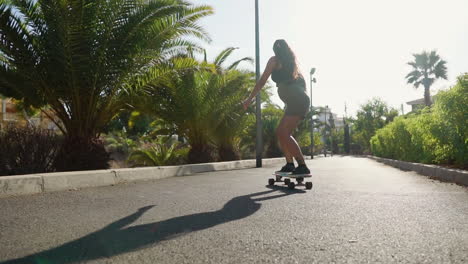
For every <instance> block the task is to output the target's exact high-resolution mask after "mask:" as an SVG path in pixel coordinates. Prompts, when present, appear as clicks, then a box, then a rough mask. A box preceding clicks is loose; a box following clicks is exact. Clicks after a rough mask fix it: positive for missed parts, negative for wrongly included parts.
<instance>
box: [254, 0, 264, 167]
mask: <svg viewBox="0 0 468 264" xmlns="http://www.w3.org/2000/svg"><path fill="white" fill-rule="evenodd" d="M255 76H256V80H257V82H258V80H259V79H260V27H259V18H258V0H255ZM255 108H256V109H255V117H256V125H257V137H256V140H255V141H256V142H255V147H256V151H255V152H256V160H257V168H261V167H262V152H263V140H262V132H263V129H262V102H261V97H260V92H259V93H258V94H257V96H256V98H255Z"/></svg>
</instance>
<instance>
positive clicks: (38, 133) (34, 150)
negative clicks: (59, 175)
mask: <svg viewBox="0 0 468 264" xmlns="http://www.w3.org/2000/svg"><path fill="white" fill-rule="evenodd" d="M61 142H62V139H61V137H60V136H58V135H57V134H56V133H55V132H53V131H50V130H45V129H41V128H36V127H31V126H27V127H15V126H12V125H10V126H8V127H7V128H6V129H5V130H4V131H0V176H6V175H19V174H31V173H43V172H52V171H55V166H54V162H55V159H56V157H57V152H58V150H59V148H60V146H61Z"/></svg>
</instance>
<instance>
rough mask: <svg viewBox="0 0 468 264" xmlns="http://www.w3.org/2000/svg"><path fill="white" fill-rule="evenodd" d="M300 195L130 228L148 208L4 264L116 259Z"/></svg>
mask: <svg viewBox="0 0 468 264" xmlns="http://www.w3.org/2000/svg"><path fill="white" fill-rule="evenodd" d="M277 191H281V193H280V194H276V195H270V196H263V195H267V194H272V193H274V192H277ZM298 193H304V191H300V190H295V191H294V190H293V191H289V190H285V189H284V188H281V187H278V188H273V189H272V190H268V191H264V192H258V193H253V194H249V195H243V196H238V197H235V198H233V199H231V200H230V201H228V202H227V203H226V204H225V205H224V207H223V208H222V209H220V210H217V211H212V212H206V213H198V214H191V215H185V216H179V217H175V218H171V219H167V220H164V221H160V222H154V223H149V224H143V225H137V226H130V227H126V226H128V225H130V224H131V223H133V222H135V221H136V220H137V219H138V218H140V217H141V216H142V215H143V214H144V213H145V212H146V211H148V210H150V209H151V208H153V207H154V205H151V206H146V207H143V208H140V209H138V211H136V212H135V213H133V214H131V215H129V216H126V217H124V218H122V219H119V220H117V221H115V222H113V223H111V224H109V225H108V226H106V227H104V228H103V229H101V230H98V231H96V232H94V233H91V234H89V235H87V236H84V237H82V238H79V239H77V240H74V241H71V242H68V243H66V244H63V245H61V246H59V247H56V248H52V249H49V250H45V251H42V252H39V253H37V254H33V255H30V256H26V257H23V258H20V259H13V260H8V261H5V262H2V263H1V264H12V263H38V264H39V263H41V264H42V263H74V262H82V261H87V260H94V259H99V258H106V257H112V256H115V255H118V254H122V253H126V252H131V251H136V250H139V249H142V248H145V247H150V246H154V245H155V244H157V243H158V242H160V241H162V240H169V239H172V238H174V237H177V236H182V235H185V234H188V233H190V232H194V231H200V230H204V229H208V228H211V227H213V226H216V225H219V224H224V223H227V222H230V221H235V220H239V219H242V218H245V217H248V216H250V215H252V214H254V213H255V212H257V211H258V210H259V209H260V207H261V204H260V203H258V202H260V201H265V200H271V199H276V198H281V197H284V196H288V195H291V194H298ZM259 196H263V197H259ZM255 197H256V198H255Z"/></svg>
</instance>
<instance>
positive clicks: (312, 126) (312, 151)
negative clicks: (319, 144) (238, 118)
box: [310, 68, 317, 159]
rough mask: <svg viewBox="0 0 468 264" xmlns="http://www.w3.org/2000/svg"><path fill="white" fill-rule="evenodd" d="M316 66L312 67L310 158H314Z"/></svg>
mask: <svg viewBox="0 0 468 264" xmlns="http://www.w3.org/2000/svg"><path fill="white" fill-rule="evenodd" d="M314 73H315V68H312V69H310V158H311V159H313V158H314V107H313V104H312V84H313V83H315V82H317V80H315V78H314V77H313V75H314Z"/></svg>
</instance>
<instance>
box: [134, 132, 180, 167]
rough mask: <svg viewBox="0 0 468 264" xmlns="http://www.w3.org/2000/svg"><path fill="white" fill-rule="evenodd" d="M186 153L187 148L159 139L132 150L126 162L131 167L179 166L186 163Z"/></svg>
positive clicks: (177, 143)
mask: <svg viewBox="0 0 468 264" xmlns="http://www.w3.org/2000/svg"><path fill="white" fill-rule="evenodd" d="M188 153H189V148H188V147H185V146H183V145H182V144H181V143H179V142H174V141H171V140H167V139H164V138H162V137H160V138H158V139H157V140H156V141H154V142H151V143H146V144H143V145H142V146H141V147H140V148H138V149H136V150H134V151H133V152H132V153H131V154H130V156H129V157H128V162H129V163H132V164H133V167H145V166H168V165H180V164H184V163H185V162H186V160H187V156H188Z"/></svg>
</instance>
